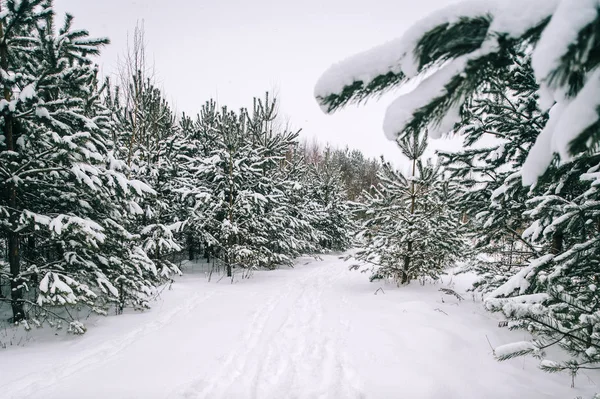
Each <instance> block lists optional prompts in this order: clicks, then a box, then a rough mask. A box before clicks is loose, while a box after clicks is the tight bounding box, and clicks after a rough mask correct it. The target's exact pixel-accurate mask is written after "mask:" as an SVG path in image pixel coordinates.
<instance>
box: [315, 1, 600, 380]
mask: <svg viewBox="0 0 600 399" xmlns="http://www.w3.org/2000/svg"><path fill="white" fill-rule="evenodd" d="M546 5H547V4H546V3H544V2H540V3H539V4H537V6H535V5H534V4H532V5H530V6H529V7H527V8H522V7H521V4H518V3H513V4H510V3H506V4H501V2H499V1H490V2H484V3H480V4H475V3H469V7H463V6H462V5H458V6H455V5H453V6H452V7H450V8H447V9H444V10H440V11H439V12H436V13H433V14H432V15H431V16H430V17H428V18H426V19H424V20H423V21H421V22H419V24H417V25H415V26H414V27H413V28H411V29H410V30H409V31H408V32H407V33H406V34H405V36H404V37H403V38H401V39H399V40H397V41H393V42H390V43H388V44H386V45H385V46H382V47H380V48H377V49H374V50H371V51H370V52H367V53H364V54H361V55H358V56H355V57H353V58H351V59H349V60H347V61H345V62H342V63H340V64H336V65H334V66H333V67H332V68H331V69H330V70H329V71H328V72H327V73H326V74H325V75H324V77H323V78H322V79H321V81H319V83H318V85H317V89H316V91H315V93H316V97H317V100H318V101H319V103H320V104H321V106H322V108H323V109H324V110H325V111H326V112H331V111H334V110H336V109H338V108H340V107H342V106H344V105H346V104H349V103H352V102H359V101H362V100H364V99H368V98H370V97H373V96H374V95H376V94H379V93H381V92H383V91H386V90H390V89H392V88H395V87H398V86H400V85H402V84H404V83H406V82H408V81H411V80H414V79H418V85H417V88H416V89H415V90H413V91H412V92H410V93H408V94H405V95H403V96H401V97H400V98H399V99H398V100H396V101H395V102H394V103H393V104H392V105H391V106H390V108H389V109H388V113H387V115H386V121H385V123H384V125H385V126H384V129H385V131H386V134H388V136H389V137H390V138H398V139H399V140H402V139H404V138H406V137H410V136H411V135H415V134H419V133H421V132H424V131H426V130H430V132H433V135H434V136H436V137H437V136H439V135H440V134H445V133H447V132H449V131H454V132H458V133H459V134H461V135H462V136H463V138H464V148H463V150H462V151H459V152H458V153H442V154H441V157H442V160H443V163H444V165H445V167H446V169H447V172H448V173H449V174H450V176H451V177H452V179H453V181H454V182H455V183H456V184H458V186H459V187H458V191H459V193H460V194H459V196H458V201H457V205H458V207H459V209H460V211H461V213H462V215H463V217H464V219H465V221H466V222H467V226H468V229H469V232H470V236H471V240H472V242H473V244H474V249H475V250H474V253H473V255H474V256H475V260H476V262H475V263H476V264H475V268H474V270H475V271H476V272H477V273H479V274H480V280H479V281H478V287H477V288H478V289H480V290H482V291H484V292H487V294H486V301H485V305H486V307H487V308H488V309H489V310H492V311H499V312H503V313H504V315H505V316H506V317H507V318H508V325H509V326H510V327H511V328H522V329H525V330H527V331H529V332H530V333H531V334H532V335H533V338H532V341H531V342H529V343H517V344H509V345H506V346H503V347H501V348H496V355H497V357H498V358H499V359H500V360H503V359H508V358H512V357H514V356H522V355H534V356H537V357H544V356H545V349H546V348H549V347H552V346H560V347H562V348H563V349H564V350H565V351H566V352H568V353H569V354H570V355H571V356H570V358H568V360H566V361H562V362H557V361H550V360H544V361H542V362H541V364H540V366H541V368H542V369H543V370H545V371H549V372H555V371H563V370H566V371H569V372H570V373H571V375H573V376H575V375H576V374H577V372H578V370H580V369H585V368H597V364H598V362H599V361H600V358H599V357H598V355H597V351H598V344H599V343H598V330H597V326H598V317H599V313H598V311H597V304H598V294H597V276H598V251H599V250H600V246H599V241H598V208H597V204H598V203H600V202H599V201H598V199H599V198H598V197H597V195H598V192H597V179H598V170H599V168H600V167H599V159H598V156H599V153H598V139H599V137H600V135H599V132H600V129H599V128H598V127H599V125H598V124H599V121H600V108H599V107H598V88H599V87H600V86H599V82H600V79H599V76H600V72H599V69H598V63H599V60H600V57H599V54H600V45H599V41H598V38H599V37H600V34H599V32H600V31H599V29H600V12H599V10H598V7H597V5H594V4H592V3H586V4H585V5H584V4H580V5H578V7H579V8H577V7H573V5H572V4H571V3H570V2H568V1H558V2H557V3H556V4H555V5H553V6H551V7H547V6H546ZM517 14H518V15H519V16H518V17H517ZM377 59H381V60H383V61H384V62H383V63H377V61H372V60H377ZM368 60H371V61H370V62H367V61H368ZM362 61H365V62H362ZM490 137H491V138H492V139H490ZM486 138H487V139H486ZM556 154H558V157H557V156H556ZM559 157H560V159H559ZM559 161H560V162H559ZM523 184H524V185H523ZM400 186H402V185H401V184H400ZM380 197H382V196H380Z"/></svg>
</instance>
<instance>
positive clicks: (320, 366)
mask: <svg viewBox="0 0 600 399" xmlns="http://www.w3.org/2000/svg"><path fill="white" fill-rule="evenodd" d="M467 279H468V276H454V277H445V278H444V279H443V282H441V283H438V284H435V285H425V286H420V285H418V284H414V285H411V286H408V287H402V288H396V287H394V286H391V285H389V286H387V285H382V284H381V283H369V282H368V279H367V276H365V275H364V274H361V273H358V272H351V271H348V264H347V263H344V262H343V261H342V260H340V259H339V258H338V257H337V256H333V255H330V256H324V257H323V260H322V261H318V260H314V259H311V258H303V259H300V260H299V261H298V263H297V265H296V267H295V268H294V269H282V270H276V271H271V272H258V273H256V274H255V275H254V277H253V278H252V279H250V280H243V281H238V282H237V283H235V284H230V283H229V282H228V281H225V279H223V280H222V281H220V282H219V283H216V282H214V281H213V282H211V283H209V282H207V281H206V278H205V277H204V274H203V273H199V272H196V273H193V272H191V273H188V274H187V275H186V276H184V277H182V278H180V279H179V280H178V281H177V282H176V284H174V285H173V289H172V290H171V291H165V292H164V293H163V294H162V295H161V298H160V299H159V301H158V302H157V303H156V304H154V307H153V309H152V310H151V311H149V312H145V313H132V314H127V315H124V316H120V317H107V318H100V319H98V320H96V321H94V322H93V324H94V325H90V326H89V327H90V328H89V331H88V332H87V333H86V334H85V335H84V336H82V337H72V336H64V335H59V336H51V337H49V336H47V335H48V333H47V332H46V331H50V330H44V331H43V332H42V333H43V334H46V336H44V335H42V336H40V337H39V338H36V339H34V340H30V341H29V342H27V344H26V345H25V346H18V347H12V348H9V349H4V350H0V397H2V398H44V399H54V398H57V399H58V398H61V399H65V398H67V399H68V398H77V399H80V398H86V399H87V398H115V399H118V398H144V399H148V398H211V399H212V398H277V399H281V398H442V397H443V398H460V399H469V398H476V399H480V398H487V399H490V398H502V399H506V398H528V399H536V398H575V397H577V396H582V397H584V398H585V397H591V395H592V393H593V392H595V391H596V390H598V389H597V387H596V384H595V382H598V381H600V378H599V375H598V374H590V373H586V374H582V375H581V376H579V377H578V378H577V380H576V388H574V389H573V388H570V378H569V377H568V376H566V375H548V374H544V373H543V372H541V371H539V370H538V369H537V368H536V361H535V360H533V359H529V358H527V359H522V358H521V359H515V360H512V361H509V362H503V363H499V362H497V361H495V360H494V359H493V357H492V354H491V352H492V350H491V348H490V344H489V343H488V339H489V341H490V342H491V344H492V345H501V344H504V343H508V342H511V341H515V340H522V339H523V338H526V337H524V334H523V333H522V332H521V333H519V332H511V331H507V329H505V328H498V327H497V324H498V322H497V320H496V319H495V318H494V315H492V314H489V313H486V312H485V311H484V310H483V309H482V307H481V303H480V302H473V301H472V298H471V296H470V295H469V294H465V295H464V296H465V300H464V301H462V302H460V303H459V302H458V300H457V299H456V298H454V297H452V296H448V295H444V294H442V293H441V292H439V291H438V290H439V288H440V287H452V288H453V289H455V290H457V291H458V292H461V293H464V291H465V288H466V287H467V282H466V280H467ZM380 287H382V288H383V290H384V292H382V291H381V290H380V291H378V292H377V295H374V293H375V291H376V290H377V289H378V288H380ZM88 325H89V322H88ZM486 336H487V338H486Z"/></svg>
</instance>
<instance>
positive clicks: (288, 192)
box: [179, 96, 315, 276]
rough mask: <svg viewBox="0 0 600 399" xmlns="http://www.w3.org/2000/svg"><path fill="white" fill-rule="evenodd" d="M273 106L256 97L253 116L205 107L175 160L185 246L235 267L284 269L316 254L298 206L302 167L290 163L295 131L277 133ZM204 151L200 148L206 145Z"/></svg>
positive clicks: (229, 270)
mask: <svg viewBox="0 0 600 399" xmlns="http://www.w3.org/2000/svg"><path fill="white" fill-rule="evenodd" d="M275 110H276V106H275V100H270V99H269V98H268V96H267V97H266V98H265V100H264V101H262V100H258V99H255V102H254V107H253V109H252V112H251V113H250V112H248V111H246V110H241V111H240V112H238V113H236V112H232V111H229V110H227V109H226V108H223V109H221V110H220V111H217V110H216V107H215V106H214V103H207V104H206V106H205V107H203V109H202V112H201V114H200V115H199V117H198V119H197V121H196V122H195V123H194V122H191V120H189V119H187V120H186V122H185V125H186V128H184V131H185V132H189V134H190V135H189V136H188V137H187V141H186V143H187V144H185V145H184V146H183V147H182V148H183V149H185V151H184V152H183V154H181V155H180V156H179V160H180V164H181V165H182V178H181V188H180V189H179V192H181V193H182V198H183V200H184V201H185V202H186V204H187V205H188V207H189V214H188V219H187V223H188V229H189V230H188V231H189V234H190V236H191V240H190V241H197V242H198V241H199V242H202V243H204V245H205V246H207V247H209V248H210V250H211V252H212V253H213V255H214V256H217V257H218V258H219V259H220V260H221V261H222V262H224V264H225V267H226V270H227V274H228V276H232V273H233V269H234V268H242V269H246V270H252V269H254V268H258V267H266V268H274V267H276V266H278V265H281V264H290V263H291V261H292V259H293V258H294V257H296V256H298V255H300V254H301V253H305V252H311V251H314V249H315V243H314V237H315V234H314V231H313V227H312V225H311V224H310V223H309V222H308V221H307V218H306V217H305V215H303V214H302V211H301V210H300V208H299V205H300V204H299V203H298V191H302V190H303V186H302V185H301V184H300V183H299V181H300V180H301V178H302V176H301V173H302V172H303V169H301V168H298V165H297V163H294V162H291V159H293V157H292V154H293V152H294V151H295V149H296V147H297V137H298V133H297V132H290V131H287V130H283V131H277V130H275V129H276V126H274V121H275V118H276V113H275ZM207 141H208V142H210V143H211V145H210V146H206V142H207Z"/></svg>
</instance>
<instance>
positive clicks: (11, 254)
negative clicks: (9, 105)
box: [0, 5, 25, 322]
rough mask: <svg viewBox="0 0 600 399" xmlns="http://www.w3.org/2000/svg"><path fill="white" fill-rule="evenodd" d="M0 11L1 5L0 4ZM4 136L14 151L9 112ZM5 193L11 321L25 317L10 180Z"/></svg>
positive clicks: (2, 58)
mask: <svg viewBox="0 0 600 399" xmlns="http://www.w3.org/2000/svg"><path fill="white" fill-rule="evenodd" d="M0 11H2V10H1V5H0ZM0 42H1V43H2V44H1V45H0V66H1V67H2V69H4V70H5V71H8V50H7V48H6V41H5V40H4V27H3V26H2V23H0ZM2 83H3V86H4V93H3V96H4V99H5V100H6V101H9V102H10V100H11V97H12V92H11V89H10V87H9V86H8V85H7V84H6V83H5V82H2ZM4 137H5V140H6V149H7V150H8V151H15V139H14V136H13V119H12V115H11V114H10V113H7V114H5V115H4ZM4 191H5V193H4V194H5V195H6V199H7V203H8V207H9V209H10V218H9V219H10V226H9V228H8V264H9V267H10V274H11V282H10V288H11V305H12V311H13V321H14V322H17V321H20V320H23V319H24V318H25V312H24V310H23V301H22V299H23V289H22V288H21V287H22V282H21V278H20V274H21V265H20V261H19V233H17V232H16V231H15V229H16V223H17V218H18V214H17V190H16V187H15V184H14V182H13V181H12V180H9V182H8V183H7V184H6V188H5V190H4Z"/></svg>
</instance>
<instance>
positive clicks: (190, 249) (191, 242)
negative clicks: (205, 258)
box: [187, 234, 195, 260]
mask: <svg viewBox="0 0 600 399" xmlns="http://www.w3.org/2000/svg"><path fill="white" fill-rule="evenodd" d="M187 242H188V253H189V256H188V258H189V260H194V255H195V254H194V240H193V238H192V235H191V234H188V237H187Z"/></svg>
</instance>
